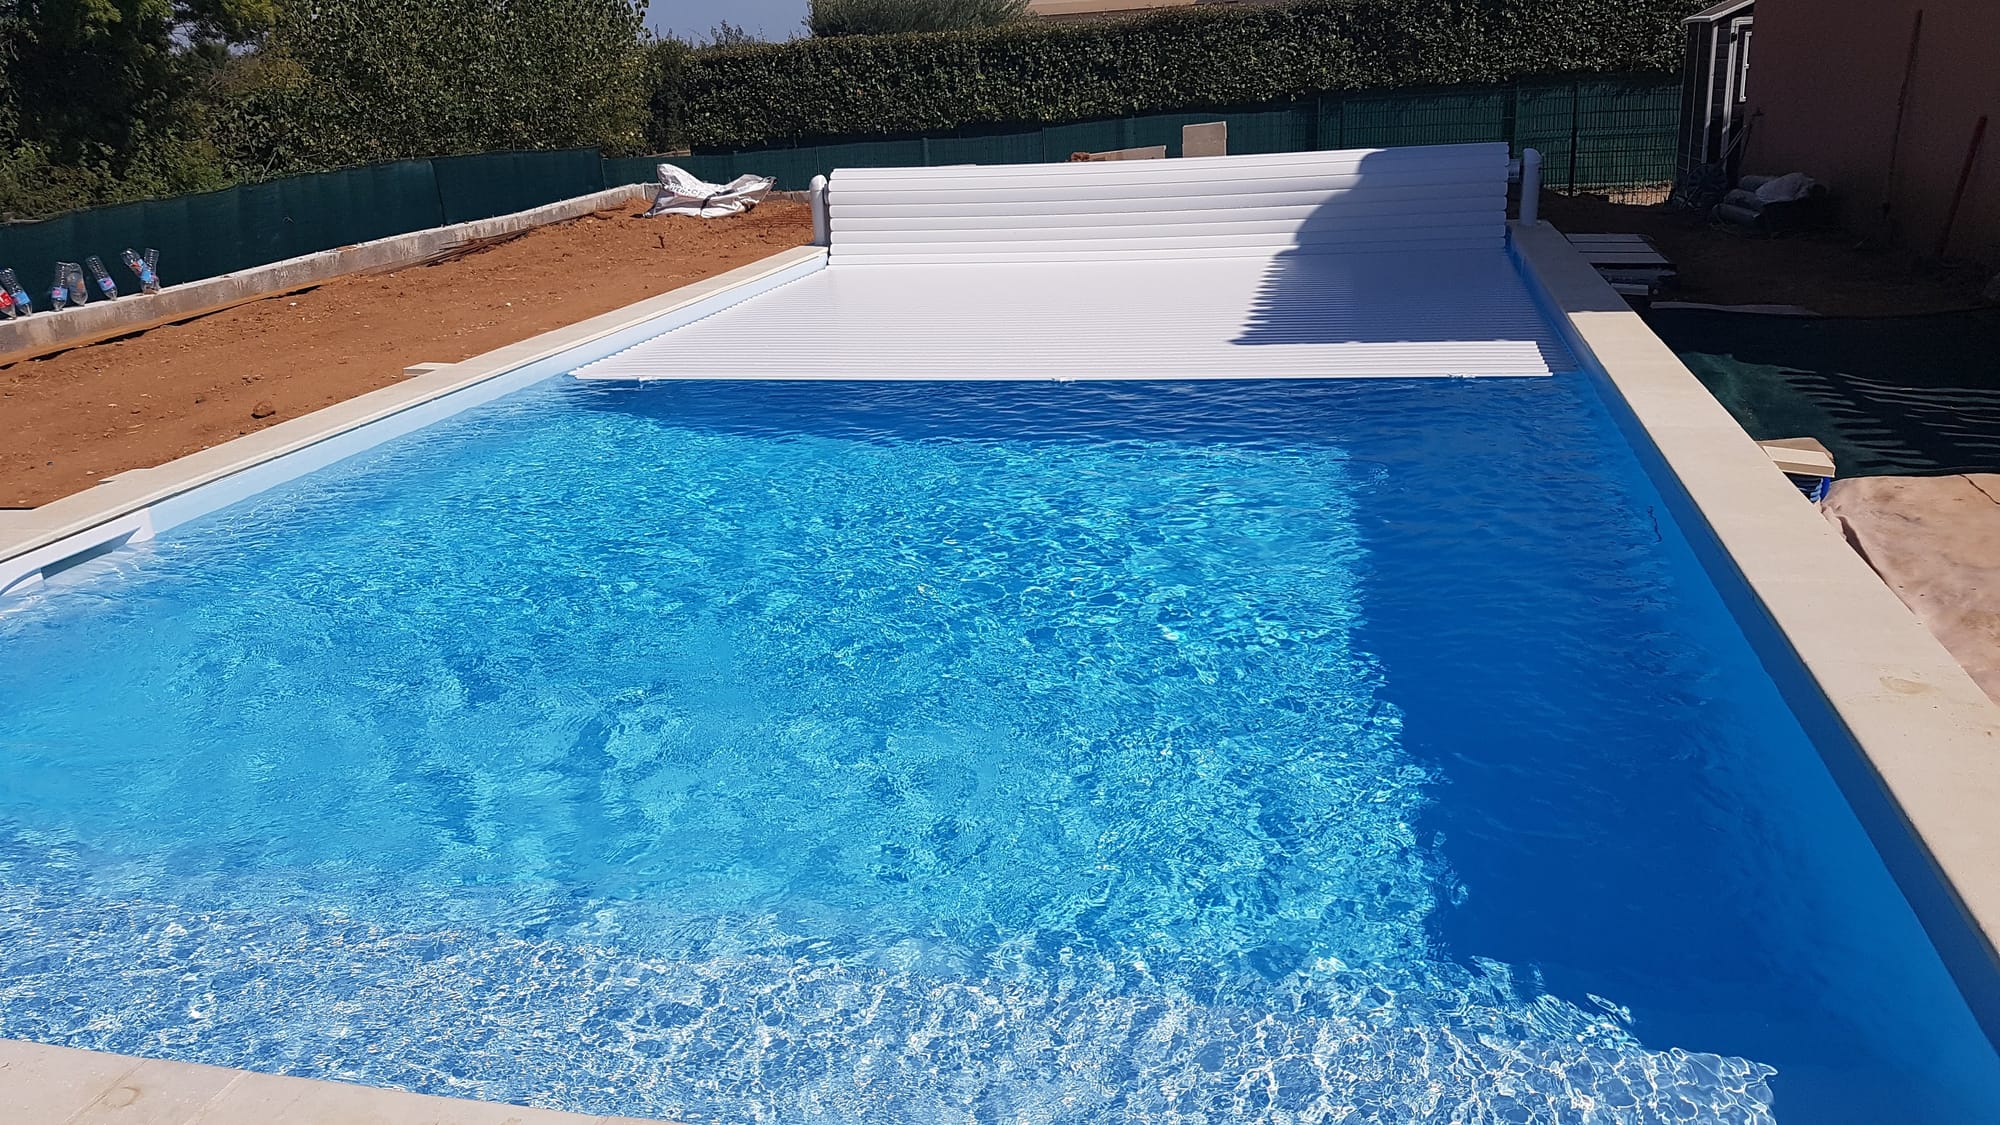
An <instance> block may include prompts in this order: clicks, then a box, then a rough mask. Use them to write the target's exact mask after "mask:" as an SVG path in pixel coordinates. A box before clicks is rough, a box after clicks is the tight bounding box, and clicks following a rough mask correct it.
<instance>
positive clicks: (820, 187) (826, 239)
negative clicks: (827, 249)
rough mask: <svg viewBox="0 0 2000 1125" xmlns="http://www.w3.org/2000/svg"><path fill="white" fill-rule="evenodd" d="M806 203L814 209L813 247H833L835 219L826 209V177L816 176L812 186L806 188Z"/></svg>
mask: <svg viewBox="0 0 2000 1125" xmlns="http://www.w3.org/2000/svg"><path fill="white" fill-rule="evenodd" d="M806 201H807V203H808V204H810V205H811V207H812V216H813V245H814V246H831V245H833V217H832V216H831V215H829V214H828V213H827V208H826V177H825V176H814V177H813V178H812V184H811V185H810V186H808V187H807V188H806Z"/></svg>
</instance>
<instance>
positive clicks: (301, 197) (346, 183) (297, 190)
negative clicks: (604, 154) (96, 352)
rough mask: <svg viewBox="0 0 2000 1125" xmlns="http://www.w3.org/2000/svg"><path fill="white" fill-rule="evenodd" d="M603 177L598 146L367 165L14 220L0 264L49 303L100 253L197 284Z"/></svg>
mask: <svg viewBox="0 0 2000 1125" xmlns="http://www.w3.org/2000/svg"><path fill="white" fill-rule="evenodd" d="M603 175H604V172H603V167H602V161H601V159H600V158H599V156H598V154H597V150H595V149H573V150H568V151H560V152H494V153H484V154H481V155H478V156H453V157H443V158H439V159H435V160H398V161H392V162H390V163H387V164H368V165H364V166H362V167H359V168H345V169H342V170H340V171H338V172H318V173H314V174H312V175H306V176H291V177H288V178H286V179H282V180H272V181H270V182H268V183H261V184H244V185H242V186H239V187H233V188H226V189H224V190H222V191H212V192H204V193H202V194H200V195H180V196H174V197H173V198H170V199H149V200H146V201H144V202H140V203H124V204H119V205H118V206H115V207H95V208H92V209H90V210H88V211H73V212H71V213H69V214H67V215H58V216H56V217H55V218H53V219H48V220H45V221H43V222H38V223H14V224H9V225H7V226H4V227H0V266H11V267H13V268H14V270H15V272H16V273H17V274H19V276H20V278H21V281H22V283H23V284H25V285H26V286H27V287H28V290H29V294H30V296H31V297H33V298H34V301H35V307H36V308H38V309H45V308H47V307H48V302H47V297H48V294H47V290H48V288H49V283H50V282H51V281H53V280H54V277H55V263H56V262H58V261H69V262H81V261H83V260H84V258H85V257H86V256H90V255H96V256H97V257H99V258H101V259H103V260H104V262H105V263H106V265H107V266H109V267H110V268H111V269H112V271H113V273H114V274H115V275H116V276H117V277H118V278H119V279H120V280H121V282H129V281H130V280H131V279H129V278H127V277H125V274H124V269H123V267H122V266H119V265H117V264H116V263H117V262H118V255H119V252H120V251H122V250H124V249H125V248H127V247H133V248H143V247H152V248H154V249H156V250H158V251H159V252H160V276H161V279H162V280H163V281H164V282H166V283H168V284H173V283H176V282H183V281H197V280H200V279H201V278H204V277H215V276H217V275H220V274H225V273H230V272H232V271H235V270H241V269H248V268H250V267H252V266H261V265H265V264H267V263H270V262H278V261H283V260H284V259H286V258H295V257H298V256H299V255H301V254H311V253H315V252H317V251H321V250H332V249H334V248H335V247H340V246H350V245H353V244H354V243H357V242H367V241H369V240H370V239H376V238H387V237H389V236H390V235H396V234H407V233H408V232H410V231H416V230H423V229H425V228H427V227H436V226H443V225H445V224H447V223H460V222H466V221H468V220H472V219H484V218H490V217H492V216H494V215H504V214H507V213H508V212H511V211H520V210H524V209H526V208H529V207H537V206H540V205H542V204H544V203H552V202H554V201H556V200H558V199H567V198H570V197H571V196H577V195H586V194H589V193H590V192H594V191H599V190H602V189H603V187H604V180H603Z"/></svg>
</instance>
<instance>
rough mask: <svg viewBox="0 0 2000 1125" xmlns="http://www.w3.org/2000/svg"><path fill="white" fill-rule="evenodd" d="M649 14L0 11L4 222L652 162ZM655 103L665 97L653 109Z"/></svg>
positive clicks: (640, 2) (670, 100)
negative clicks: (382, 167)
mask: <svg viewBox="0 0 2000 1125" xmlns="http://www.w3.org/2000/svg"><path fill="white" fill-rule="evenodd" d="M644 11H645V0H0V65H4V66H5V68H6V73H5V79H6V80H5V82H4V83H0V211H8V212H14V213H16V214H19V215H23V216H33V215H47V214H52V213H55V212H59V211H63V210H69V209H73V208H75V207H78V206H85V205H90V204H96V203H115V202H122V201H126V200H130V199H142V198H149V197H153V196H159V195H168V194H177V193H180V192H185V191H196V190H206V189H210V188H215V187H224V186H227V185H229V184H231V183H238V182H243V181H246V180H260V179H268V178H270V177H273V176H280V175H286V174H289V173H293V172H305V171H318V170H322V169H327V168H334V167H340V166H343V165H347V164H354V163H362V162H367V161H374V160H382V159H393V158H402V157H414V156H433V155H448V154H455V153H466V152H477V151H483V150H492V149H515V148H569V147H598V148H603V149H606V150H608V151H611V152H635V151H639V150H642V149H646V148H648V147H649V133H650V132H651V131H654V130H655V128H656V127H655V126H654V125H653V124H652V123H653V122H655V121H660V122H662V123H664V124H666V125H668V126H670V127H671V126H672V123H673V122H674V121H676V120H677V117H678V110H677V104H678V97H677V96H675V95H677V91H678V82H679V78H678V75H679V63H678V59H679V58H680V57H682V56H684V55H685V52H686V50H687V48H686V46H685V45H684V44H672V45H668V44H657V45H655V44H650V43H648V42H647V41H646V40H645V39H643V38H642V37H643V35H644V24H643V17H644ZM661 95H666V96H661Z"/></svg>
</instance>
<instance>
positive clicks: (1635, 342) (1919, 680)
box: [1509, 222, 2000, 1037]
mask: <svg viewBox="0 0 2000 1125" xmlns="http://www.w3.org/2000/svg"><path fill="white" fill-rule="evenodd" d="M1509 225H1510V227H1511V233H1512V241H1513V245H1514V247H1515V252H1516V253H1517V254H1518V255H1519V256H1520V257H1521V259H1522V261H1523V262H1524V264H1525V265H1526V266H1527V267H1528V269H1529V272H1530V273H1531V274H1532V275H1534V277H1535V278H1536V279H1537V280H1538V281H1539V282H1540V284H1541V286H1542V288H1543V290H1544V294H1545V296H1546V297H1547V298H1548V299H1549V300H1550V301H1551V303H1552V304H1554V305H1555V310H1556V312H1557V313H1558V314H1559V315H1560V316H1562V317H1564V318H1566V319H1567V321H1568V326H1569V328H1570V330H1571V332H1572V333H1573V336H1574V338H1575V340H1576V341H1577V342H1580V343H1581V344H1582V345H1583V347H1584V348H1585V349H1586V350H1587V351H1588V352H1589V353H1590V354H1591V356H1592V357H1593V358H1594V359H1595V361H1596V363H1597V365H1598V367H1599V368H1600V370H1601V371H1602V372H1603V374H1604V375H1605V376H1606V377H1607V378H1608V379H1609V382H1610V384H1611V386H1612V387H1613V388H1615V389H1616V392H1617V393H1618V395H1619V396H1621V397H1622V398H1623V400H1624V405H1625V407H1626V408H1627V409H1629V410H1630V412H1631V414H1632V416H1633V418H1634V419H1635V420H1636V422H1637V424H1638V426H1639V428H1641V429H1643V431H1644V432H1645V435H1646V436H1647V438H1649V439H1650V441H1651V443H1652V445H1653V447H1654V450H1655V451H1656V452H1657V453H1658V455H1659V457H1660V459H1661V460H1663V461H1664V462H1665V465H1666V467H1667V469H1668V470H1669V471H1670V472H1671V473H1672V474H1673V476H1674V477H1675V478H1677V479H1678V481H1679V484H1680V487H1681V488H1682V489H1683V490H1685V493H1686V496H1687V499H1688V500H1689V501H1690V502H1691V503H1692V505H1693V507H1694V508H1695V510H1696V512H1697V514H1698V516H1699V518H1700V519H1701V520H1702V521H1703V522H1704V523H1705V524H1706V525H1707V529H1708V530H1709V531H1710V532H1711V533H1712V534H1713V535H1714V537H1715V539H1716V541H1717V542H1718V543H1719V545H1720V547H1721V549H1722V551H1723V552H1725V553H1726V555H1727V556H1728V562H1729V563H1730V564H1731V565H1733V566H1734V567H1735V568H1736V570H1737V572H1738V574H1739V575H1740V576H1741V579H1742V581H1743V583H1744V584H1745V585H1746V586H1747V587H1748V589H1749V592H1750V594H1751V595H1752V596H1753V597H1754V598H1755V599H1756V601H1757V603H1758V605H1759V607H1760V608H1761V610H1762V612H1763V613H1764V614H1766V615H1767V616H1768V618H1769V622H1770V624H1771V625H1774V626H1775V627H1776V633H1777V635H1778V636H1780V637H1782V639H1783V644H1784V646H1786V647H1788V648H1789V649H1790V650H1791V652H1790V654H1789V656H1790V657H1792V658H1794V659H1795V660H1796V661H1797V663H1798V664H1799V665H1802V666H1803V668H1804V670H1805V672H1806V673H1807V674H1808V675H1809V676H1810V678H1811V680H1812V681H1813V683H1814V684H1815V685H1816V686H1817V689H1818V691H1819V693H1821V694H1822V695H1823V696H1824V700H1823V702H1824V704H1825V705H1826V706H1827V707H1828V708H1830V710H1831V712H1832V715H1833V716H1834V717H1835V718H1836V719H1837V720H1838V722H1839V724H1840V725H1841V726H1843V727H1845V732H1846V734H1847V735H1848V736H1849V737H1851V739H1852V741H1853V743H1854V744H1855V745H1856V746H1857V747H1858V748H1859V751H1860V755H1861V757H1862V758H1864V759H1865V764H1866V766H1867V767H1868V769H1869V770H1871V771H1872V773H1873V775H1874V780H1875V781H1876V782H1878V783H1879V785H1880V787H1881V789H1882V790H1883V791H1884V792H1885V793H1886V795H1887V798H1888V800H1889V802H1890V803H1891V804H1892V805H1893V810H1894V812H1895V813H1896V814H1897V815H1898V816H1899V817H1900V819H1901V821H1902V822H1903V824H1902V826H1901V827H1903V828H1905V829H1906V830H1907V831H1908V832H1909V833H1910V834H1911V835H1912V837H1913V839H1914V842H1915V844H1916V846H1917V848H1918V849H1920V851H1921V854H1922V856H1923V857H1925V858H1927V859H1928V862H1929V863H1931V864H1933V865H1935V871H1936V874H1938V875H1941V876H1942V878H1943V881H1944V885H1945V887H1944V889H1945V890H1947V891H1948V892H1949V895H1950V897H1951V898H1953V899H1954V900H1955V901H1953V902H1935V901H1932V902H1927V901H1926V898H1925V894H1924V890H1923V888H1921V887H1912V885H1911V883H1910V881H1909V878H1908V876H1909V873H1908V872H1905V871H1897V872H1896V873H1897V875H1898V881H1899V882H1900V883H1902V884H1903V889H1904V893H1905V894H1906V896H1909V897H1910V899H1911V903H1912V906H1913V907H1915V908H1916V910H1917V913H1918V916H1919V917H1920V918H1921V919H1922V920H1923V921H1924V923H1925V926H1926V928H1927V929H1928V930H1929V931H1930V932H1931V936H1932V940H1933V941H1934V942H1936V943H1937V944H1938V946H1939V950H1940V952H1941V953H1944V954H1945V955H1946V962H1947V965H1948V966H1949V967H1952V968H1953V971H1954V976H1956V977H1957V978H1958V981H1959V984H1960V987H1961V988H1963V989H1964V990H1965V991H1966V998H1967V1000H1968V1001H1969V1002H1971V1004H1972V1006H1973V1010H1974V1014H1975V1015H1976V1016H1978V1017H1979V1018H1980V1019H1981V1021H1982V1023H1984V1024H1985V1025H1986V1027H1987V1031H1988V1034H1989V1035H1996V1037H2000V1024H1996V1021H2000V1010H1996V1009H2000V1003H1996V1002H2000V995H1996V994H1995V993H1994V992H1993V991H1992V988H1993V981H1994V980H1995V979H2000V974H1996V973H1995V969H1996V966H2000V956H1996V954H1995V944H1996V938H2000V705H1996V704H1995V703H1994V701H1993V700H1992V699H1991V698H1989V697H1988V696H1987V695H1986V693H1985V692H1984V691H1982V690H1981V689H1980V688H1979V685H1978V684H1976V683H1975V682H1974V681H1973V679H1972V677H1971V675H1970V674H1969V673H1967V672H1966V671H1965V669H1964V668H1963V667H1961V666H1960V665H1959V663H1958V661H1957V660H1955V659H1954V658H1953V657H1952V656H1951V654H1950V653H1948V652H1947V651H1945V648H1944V646H1943V644H1941V643H1940V642H1939V641H1938V640H1937V639H1936V638H1935V637H1933V636H1932V635H1931V634H1930V631H1929V630H1928V629H1926V628H1925V627H1924V626H1923V624H1922V623H1921V622H1920V621H1918V620H1917V618H1916V616H1915V615H1913V614H1912V613H1911V612H1910V611H1909V609H1908V607H1906V606H1904V605H1903V603H1902V601H1901V600H1900V599H1899V598H1897V597H1896V595H1895V592H1894V591H1892V590H1890V589H1889V587H1888V586H1886V585H1885V584H1884V583H1883V582H1882V580H1881V578H1880V577H1878V576H1877V575H1876V574H1875V572H1874V571H1873V570H1871V569H1870V568H1869V566H1868V564H1867V562H1866V561H1865V560H1863V559H1862V558H1861V557H1860V556H1859V555H1857V554H1856V553H1855V552H1854V551H1853V550H1852V549H1851V548H1850V547H1849V546H1848V544H1847V543H1846V542H1845V541H1844V540H1843V539H1842V538H1841V536H1840V534H1839V533H1838V531H1837V530H1836V529H1835V528H1834V527H1833V526H1832V525H1831V524H1830V523H1828V522H1827V520H1825V519H1824V518H1823V517H1822V516H1821V515H1820V512H1819V509H1818V506H1817V505H1815V504H1812V503H1807V502H1802V501H1801V497H1800V495H1799V491H1798V488H1797V486H1796V485H1794V484H1793V483H1792V482H1791V481H1790V480H1788V479H1787V478H1786V477H1785V476H1784V474H1783V473H1782V472H1780V471H1779V470H1778V468H1777V466H1775V465H1774V464H1773V463H1772V461H1771V459H1770V457H1769V456H1768V455H1767V454H1766V453H1765V452H1764V451H1763V450H1762V449H1760V448H1759V447H1758V445H1757V444H1756V442H1754V441H1753V440H1752V439H1751V438H1750V436H1749V435H1748V434H1747V433H1745V432H1744V430H1743V428H1742V427H1741V426H1739V425H1738V424H1737V422H1736V420H1735V419H1734V418H1733V417H1732V416H1731V415H1730V414H1729V412H1728V410H1727V409H1725V408H1724V407H1723V406H1722V404H1721V403H1720V402H1718V401H1717V400H1716V398H1715V397H1714V396H1713V395H1711V394H1710V393H1709V392H1708V390H1707V388H1705V387H1704V386H1702V384H1701V381H1700V380H1699V379H1697V378H1696V377H1695V376H1694V374H1693V372H1691V371H1689V370H1688V369H1687V367H1686V366H1685V365H1684V364H1682V363H1681V361H1680V359H1679V357H1677V356H1676V355H1675V354H1674V352H1673V351H1672V350H1671V349H1670V348H1668V347H1667V345H1666V344H1665V343H1664V342H1663V341H1662V340H1661V339H1660V338H1659V337H1658V336H1657V335H1655V334H1654V333H1653V331H1652V329H1651V328H1650V327H1648V326H1647V325H1646V322H1645V321H1644V320H1643V319H1641V318H1640V317H1639V315H1638V314H1637V313H1636V312H1634V311H1633V310H1632V308H1631V306H1630V305H1628V304H1627V303H1626V302H1625V299H1624V298H1623V297H1621V296H1619V295H1618V293H1617V292H1616V291H1614V290H1613V289H1612V288H1611V286H1610V285H1609V284H1607V283H1606V282H1605V281H1604V279H1603V278H1602V277H1600V276H1599V275H1598V273H1597V271H1596V270H1595V269H1593V268H1591V266H1590V265H1589V264H1588V263H1587V262H1586V261H1585V260H1584V259H1583V257H1582V256H1581V255H1579V254H1578V253H1577V252H1576V251H1575V250H1574V249H1573V248H1572V247H1571V246H1570V245H1569V243H1568V241H1567V240H1566V239H1564V237H1563V236H1562V235H1561V234H1560V233H1558V232H1557V231H1556V230H1555V228H1554V227H1552V226H1550V225H1549V224H1548V223H1545V222H1544V223H1539V224H1536V225H1534V226H1525V225H1523V224H1521V223H1518V222H1515V223H1510V224H1509ZM1688 530H1689V532H1690V534H1691V535H1692V534H1693V533H1694V532H1695V531H1696V529H1694V528H1689V529H1688ZM1715 580H1716V582H1717V584H1718V585H1722V584H1723V583H1725V582H1726V581H1727V580H1728V576H1726V575H1716V576H1715ZM1743 624H1744V627H1745V630H1746V632H1753V633H1754V632H1755V630H1754V629H1753V628H1752V624H1753V623H1751V622H1744V623H1743ZM1765 655H1766V660H1767V661H1769V660H1770V659H1771V656H1770V654H1768V653H1767V654H1765ZM1780 656H1781V659H1782V656H1783V654H1780ZM1782 671H1783V670H1782V669H1781V668H1777V669H1773V672H1774V678H1778V677H1780V675H1781V673H1782ZM1781 686H1782V679H1781ZM1797 705H1798V701H1797V700H1794V706H1795V707H1797ZM1801 718H1802V721H1806V719H1805V716H1803V715H1802V716H1801ZM1826 750H1827V748H1826V747H1824V746H1823V747H1822V751H1823V752H1826ZM1829 765H1830V767H1832V768H1835V773H1836V776H1837V777H1838V776H1839V773H1840V771H1839V769H1838V768H1837V763H1831V762H1830V763H1829ZM1843 789H1846V790H1848V797H1849V800H1850V802H1855V803H1856V804H1857V812H1861V811H1863V810H1862V809H1861V808H1860V807H1859V806H1860V805H1861V804H1863V803H1865V800H1864V801H1857V799H1856V794H1855V793H1854V792H1853V791H1852V789H1851V788H1850V787H1849V786H1848V785H1847V784H1843ZM1864 798H1865V795H1864ZM1863 820H1864V824H1866V823H1867V820H1868V818H1867V816H1866V815H1864V816H1863ZM1869 827H1870V834H1871V836H1873V837H1874V838H1875V841H1876V844H1877V847H1878V849H1881V850H1883V852H1884V858H1885V859H1886V860H1889V861H1890V863H1891V867H1892V869H1894V868H1895V867H1896V864H1895V861H1894V857H1893V856H1892V854H1891V853H1892V852H1893V851H1894V850H1895V849H1894V842H1893V841H1890V842H1887V843H1885V841H1884V840H1883V838H1882V835H1881V826H1879V825H1870V826H1869ZM1953 913H1957V914H1958V917H1956V918H1954V917H1951V916H1950V915H1951V914H1953ZM1954 923H1956V924H1958V925H1959V926H1961V927H1966V928H1969V930H1970V934H1969V936H1970V937H1971V938H1972V939H1973V940H1971V941H1970V942H1954V940H1953V939H1954V938H1955V937H1956V936H1957V935H1954V934H1952V933H1951V932H1950V929H1951V927H1952V926H1953V924H1954ZM1954 946H1956V952H1957V953H1958V954H1959V955H1960V957H1961V961H1960V963H1959V964H1957V965H1953V964H1952V962H1953V955H1952V954H1953V947H1954ZM1981 956H1983V958H1984V961H1985V964H1984V965H1983V966H1982V965H1977V964H1972V965H1968V964H1966V963H1965V961H1964V960H1963V958H1966V957H1970V958H1973V959H1977V958H1979V957H1981ZM1968 968H1969V969H1971V970H1972V973H1971V974H1970V976H1968V975H1967V974H1965V973H1964V972H1962V970H1965V969H1968Z"/></svg>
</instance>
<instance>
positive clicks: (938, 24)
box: [806, 0, 1028, 37]
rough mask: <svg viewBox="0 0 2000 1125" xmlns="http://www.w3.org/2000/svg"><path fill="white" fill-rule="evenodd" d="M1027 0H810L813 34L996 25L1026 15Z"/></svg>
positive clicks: (809, 19)
mask: <svg viewBox="0 0 2000 1125" xmlns="http://www.w3.org/2000/svg"><path fill="white" fill-rule="evenodd" d="M1027 11H1028V0H812V8H811V10H810V12H809V13H808V14H807V16H806V26H807V27H808V28H811V29H812V33H813V34H814V35H818V36H821V37H826V36H835V35H900V34H904V33H908V32H915V31H963V30H966V29H969V28H981V27H999V26H1000V25H1002V24H1006V23H1012V22H1014V21H1015V20H1018V19H1020V18H1021V17H1022V16H1024V15H1026V14H1027Z"/></svg>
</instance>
